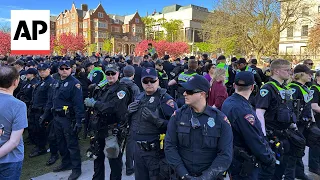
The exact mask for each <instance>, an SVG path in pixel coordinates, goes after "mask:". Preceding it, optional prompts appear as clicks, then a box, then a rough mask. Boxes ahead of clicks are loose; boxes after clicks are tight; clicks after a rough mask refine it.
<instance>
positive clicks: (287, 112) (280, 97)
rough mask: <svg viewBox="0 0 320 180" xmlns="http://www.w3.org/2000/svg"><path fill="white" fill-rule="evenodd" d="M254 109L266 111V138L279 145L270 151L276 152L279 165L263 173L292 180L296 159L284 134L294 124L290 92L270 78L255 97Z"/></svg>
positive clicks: (275, 177) (273, 144)
mask: <svg viewBox="0 0 320 180" xmlns="http://www.w3.org/2000/svg"><path fill="white" fill-rule="evenodd" d="M256 108H257V109H264V110H266V112H265V114H264V118H265V126H266V131H267V138H268V139H269V140H270V142H279V143H280V146H279V147H276V146H275V145H276V143H272V145H271V147H272V150H273V151H277V152H276V153H277V157H276V158H277V160H278V161H279V163H280V165H279V163H278V164H277V165H276V168H273V167H269V168H266V169H265V172H266V173H268V172H271V173H272V172H273V171H274V179H279V180H280V179H282V176H283V174H284V175H285V176H286V178H289V179H290V178H291V179H294V177H295V175H294V174H295V173H294V171H295V161H296V157H295V156H294V155H293V149H292V148H291V147H290V145H291V143H290V140H289V139H288V138H287V137H286V134H285V131H287V130H288V129H289V127H290V125H291V124H292V123H295V122H296V116H295V114H294V109H293V101H292V90H290V89H288V88H287V87H286V86H285V85H283V84H280V83H279V82H278V81H276V80H274V79H272V78H270V81H269V82H268V83H266V84H265V85H263V86H262V87H261V89H260V93H258V94H257V96H256ZM282 148H283V149H284V152H283V150H282ZM262 172H263V171H262Z"/></svg>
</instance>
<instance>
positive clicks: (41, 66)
mask: <svg viewBox="0 0 320 180" xmlns="http://www.w3.org/2000/svg"><path fill="white" fill-rule="evenodd" d="M49 68H50V66H49V64H47V63H40V64H39V65H38V67H37V69H38V70H46V69H49Z"/></svg>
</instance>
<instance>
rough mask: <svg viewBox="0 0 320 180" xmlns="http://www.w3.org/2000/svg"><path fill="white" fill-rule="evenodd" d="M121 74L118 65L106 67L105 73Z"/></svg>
mask: <svg viewBox="0 0 320 180" xmlns="http://www.w3.org/2000/svg"><path fill="white" fill-rule="evenodd" d="M110 71H112V72H119V67H118V66H117V65H116V64H108V65H107V66H106V70H105V72H110Z"/></svg>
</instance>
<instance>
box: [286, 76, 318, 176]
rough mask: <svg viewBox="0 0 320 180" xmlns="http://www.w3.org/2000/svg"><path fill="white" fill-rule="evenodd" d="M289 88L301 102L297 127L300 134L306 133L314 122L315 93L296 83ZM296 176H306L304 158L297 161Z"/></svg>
mask: <svg viewBox="0 0 320 180" xmlns="http://www.w3.org/2000/svg"><path fill="white" fill-rule="evenodd" d="M288 86H289V87H291V88H292V89H294V93H293V95H292V96H293V99H294V100H295V101H299V102H297V104H300V107H297V108H296V111H295V113H296V116H297V126H298V130H299V131H300V133H304V132H305V130H306V127H307V126H308V125H309V123H310V122H311V120H312V115H311V110H312V109H311V100H312V98H313V92H311V91H310V90H309V88H308V87H307V86H305V85H303V84H301V83H299V82H296V81H293V82H292V83H289V84H288ZM301 88H302V89H301ZM302 90H304V92H305V93H307V94H305V93H303V92H302ZM298 106H299V105H298ZM295 175H296V177H303V176H305V173H304V165H303V161H302V157H301V158H298V159H297V164H296V174H295Z"/></svg>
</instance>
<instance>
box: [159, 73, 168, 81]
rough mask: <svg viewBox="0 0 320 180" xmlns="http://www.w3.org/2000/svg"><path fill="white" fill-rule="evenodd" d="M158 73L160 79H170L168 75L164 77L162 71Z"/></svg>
mask: <svg viewBox="0 0 320 180" xmlns="http://www.w3.org/2000/svg"><path fill="white" fill-rule="evenodd" d="M158 73H159V77H161V78H162V79H165V80H167V79H168V75H166V76H164V77H163V74H164V73H162V72H160V71H158Z"/></svg>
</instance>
